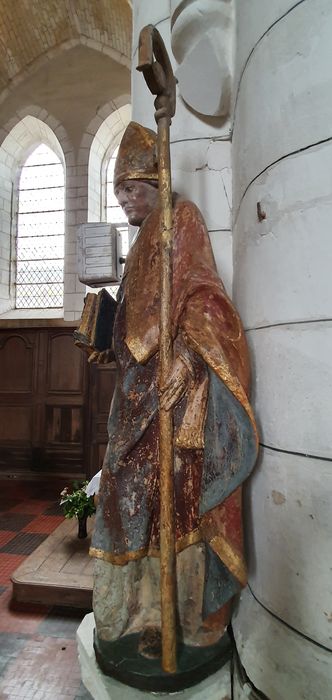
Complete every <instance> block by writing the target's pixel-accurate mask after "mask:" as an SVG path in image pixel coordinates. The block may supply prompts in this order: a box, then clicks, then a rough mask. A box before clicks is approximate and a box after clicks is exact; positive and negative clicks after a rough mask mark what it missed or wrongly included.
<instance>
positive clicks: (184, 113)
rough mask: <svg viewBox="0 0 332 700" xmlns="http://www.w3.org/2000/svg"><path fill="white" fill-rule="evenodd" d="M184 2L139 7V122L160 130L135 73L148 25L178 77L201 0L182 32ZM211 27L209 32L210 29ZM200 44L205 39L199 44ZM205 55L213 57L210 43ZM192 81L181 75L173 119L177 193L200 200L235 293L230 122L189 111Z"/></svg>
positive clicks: (143, 2)
mask: <svg viewBox="0 0 332 700" xmlns="http://www.w3.org/2000/svg"><path fill="white" fill-rule="evenodd" d="M180 4H181V3H172V5H171V8H170V3H169V0H162V1H158V3H154V4H153V5H152V4H151V2H149V1H148V0H140V1H139V2H138V1H136V2H134V3H133V21H134V30H133V69H132V101H133V119H135V120H136V121H138V122H142V123H143V124H144V125H145V126H148V127H149V128H151V129H156V124H155V121H154V107H153V97H152V95H151V93H150V92H149V90H148V88H147V86H146V85H145V82H144V79H143V77H142V74H141V73H138V72H137V71H136V70H135V67H136V66H137V62H138V36H139V32H140V30H141V29H142V27H143V26H144V25H145V24H154V25H155V26H156V27H157V29H158V31H159V32H160V34H161V36H162V38H163V40H164V42H165V45H166V48H167V50H168V53H169V56H170V59H171V62H172V65H173V70H174V72H175V74H177V72H179V71H180V69H181V65H182V66H183V65H184V62H185V59H186V56H189V53H190V51H191V48H192V43H193V41H192V39H193V35H192V34H189V36H188V35H187V33H186V27H187V24H188V22H189V23H190V22H191V20H192V14H193V13H194V15H195V13H197V8H196V4H197V3H196V0H194V2H192V3H186V8H187V6H189V15H188V17H187V16H186V17H185V21H184V22H183V23H182V24H181V27H180V29H179V28H178V26H177V17H178V14H176V15H175V14H174V12H175V11H176V10H177V7H176V6H177V5H180ZM210 4H211V5H214V3H213V2H211V3H210V1H209V2H205V5H204V8H205V12H206V13H207V14H206V16H207V17H209V16H210V15H209V9H210ZM191 5H192V7H191ZM186 8H185V9H186ZM180 9H181V8H180ZM182 19H183V17H182ZM182 19H181V22H182ZM171 29H172V31H171ZM206 29H207V30H208V29H209V27H206ZM183 32H184V34H183ZM198 40H199V36H198V37H197V42H198ZM195 41H196V40H195ZM194 43H195V42H194ZM211 46H212V44H210V47H211ZM204 51H205V57H207V55H208V45H207V46H206V47H205V49H204ZM175 56H176V57H177V58H178V60H179V62H178V61H177V60H176V58H175ZM191 60H192V59H190V61H191ZM190 61H189V62H190ZM202 65H203V64H202ZM210 78H211V74H210V75H209V72H208V73H207V75H206V76H205V80H206V81H209V80H210ZM188 80H189V78H188V77H187V75H186V73H185V72H183V73H182V77H181V76H180V73H179V85H178V89H177V106H176V114H175V117H174V118H173V120H172V126H171V137H170V138H171V158H172V178H173V182H172V184H173V189H174V190H175V191H177V192H179V194H181V195H183V196H185V197H188V198H189V199H191V200H192V201H194V202H195V203H196V204H197V205H198V206H199V208H200V209H201V211H202V213H203V216H204V218H205V221H206V224H207V227H208V230H209V234H210V239H211V243H212V246H213V250H214V254H215V258H216V263H217V267H218V270H219V273H220V274H221V277H222V278H223V280H224V283H225V285H226V287H227V289H228V291H229V292H230V293H231V285H232V236H231V230H230V229H231V196H232V193H231V169H230V120H229V117H228V115H223V116H220V115H217V116H216V115H212V116H211V115H210V116H208V115H206V114H205V115H202V114H200V113H198V111H197V110H194V109H193V108H192V107H189V105H188V104H186V102H185V101H184V99H183V98H182V96H181V89H184V85H185V82H186V81H188ZM219 82H220V80H219ZM202 87H203V77H201V78H200V79H197V95H198V96H199V93H200V90H202Z"/></svg>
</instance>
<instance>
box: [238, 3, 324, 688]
mask: <svg viewBox="0 0 332 700" xmlns="http://www.w3.org/2000/svg"><path fill="white" fill-rule="evenodd" d="M272 4H273V12H272V8H271V5H272ZM267 6H268V7H267ZM236 8H237V49H236V70H235V74H236V78H237V80H238V94H237V99H236V105H235V113H234V136H233V185H234V187H233V202H234V210H233V221H234V233H233V235H234V240H233V251H234V282H233V296H234V300H235V303H236V305H237V307H238V309H239V312H240V314H241V316H242V319H243V321H244V325H245V327H246V330H247V336H248V340H249V343H250V346H251V349H252V357H253V363H254V368H253V369H254V372H253V399H254V406H255V410H256V414H257V418H258V423H259V429H260V438H261V445H262V447H261V455H260V460H259V463H258V465H257V468H256V470H255V473H254V475H253V477H252V479H251V483H250V485H249V488H247V492H246V506H247V508H246V515H247V532H248V537H247V540H248V542H247V544H248V553H249V586H250V587H249V588H248V589H247V590H246V591H245V593H244V594H243V595H242V597H241V602H240V605H239V609H238V612H237V615H236V617H235V619H234V630H235V637H236V641H237V645H238V651H239V654H240V658H241V661H242V663H243V665H244V667H245V670H246V672H247V674H248V676H249V678H250V680H251V681H252V683H253V684H254V685H255V686H256V688H258V689H259V690H261V691H262V692H264V693H265V694H266V695H267V697H268V698H270V699H271V700H288V699H289V700H300V698H301V700H302V699H303V698H308V699H309V698H310V700H318V698H319V700H328V698H330V687H331V681H332V633H331V622H330V620H331V610H332V599H331V585H330V580H331V566H332V563H331V549H330V545H329V541H330V535H331V529H332V516H331V508H330V506H329V503H330V494H331V478H332V465H331V461H332V444H331V430H330V420H329V416H330V415H331V398H330V393H331V392H330V391H329V387H330V385H331V379H332V363H331V357H332V352H331V350H332V335H331V312H330V299H331V282H330V279H331V275H330V268H331V262H332V259H331V258H332V248H331V243H330V221H331V214H332V211H331V179H330V171H331V139H332V130H331V124H332V99H331V71H330V66H331V58H332V49H331V41H330V37H331V32H332V8H331V4H330V2H328V0H315V1H314V2H308V1H307V0H303V1H302V2H297V3H294V2H293V3H291V2H276V3H266V2H264V0H255V1H254V2H253V3H250V4H248V3H246V2H245V1H244V0H243V1H242V0H238V1H237V3H236ZM244 49H245V50H244Z"/></svg>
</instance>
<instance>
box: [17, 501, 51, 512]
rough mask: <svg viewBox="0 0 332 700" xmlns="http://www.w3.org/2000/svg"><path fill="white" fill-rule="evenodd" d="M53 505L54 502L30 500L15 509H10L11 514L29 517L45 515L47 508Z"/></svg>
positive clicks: (19, 504)
mask: <svg viewBox="0 0 332 700" xmlns="http://www.w3.org/2000/svg"><path fill="white" fill-rule="evenodd" d="M50 505H52V501H39V500H36V499H32V498H31V499H29V500H27V501H23V502H21V503H18V504H17V505H15V506H14V507H13V508H10V509H9V510H10V512H11V513H26V514H27V515H40V514H41V513H44V511H45V510H46V508H49V506H50Z"/></svg>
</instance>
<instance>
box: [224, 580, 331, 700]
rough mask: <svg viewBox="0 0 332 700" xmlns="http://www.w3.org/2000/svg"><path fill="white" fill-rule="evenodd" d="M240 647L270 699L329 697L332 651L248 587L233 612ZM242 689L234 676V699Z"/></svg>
mask: <svg viewBox="0 0 332 700" xmlns="http://www.w3.org/2000/svg"><path fill="white" fill-rule="evenodd" d="M233 629H234V631H235V635H236V639H237V644H238V651H239V653H240V656H241V661H242V663H243V664H244V667H245V668H246V669H247V672H249V675H250V679H251V681H252V683H253V684H254V686H255V687H256V688H257V689H262V688H264V694H265V696H266V698H268V700H330V698H331V687H332V667H331V653H330V652H329V651H327V650H326V649H324V648H322V647H320V646H318V645H317V644H313V643H312V642H310V641H309V640H307V639H305V638H304V637H300V636H299V635H298V634H297V633H296V632H294V631H293V630H291V629H289V628H288V627H287V626H286V625H284V624H283V623H280V622H278V620H277V619H276V618H275V617H273V616H272V615H271V614H270V613H269V612H268V611H266V610H265V609H264V608H263V607H262V606H261V605H260V604H259V603H257V601H256V600H255V598H254V597H253V596H252V594H251V592H250V590H249V589H248V588H247V589H246V590H245V591H244V592H243V593H242V595H241V602H240V605H239V608H238V611H237V612H236V613H235V615H233ZM245 697H247V698H248V697H249V698H257V697H261V696H257V695H256V694H255V693H253V694H250V690H249V687H248V689H247V692H246V693H242V692H241V689H240V688H239V685H238V682H237V680H236V679H235V688H234V700H244V698H245Z"/></svg>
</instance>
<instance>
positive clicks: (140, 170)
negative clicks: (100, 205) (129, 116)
mask: <svg viewBox="0 0 332 700" xmlns="http://www.w3.org/2000/svg"><path fill="white" fill-rule="evenodd" d="M123 180H155V181H158V164H157V134H156V133H155V132H154V131H151V129H147V128H146V127H145V126H142V125H141V124H138V123H137V122H130V123H129V124H128V126H127V128H126V131H125V132H124V134H123V137H122V140H121V143H120V146H119V151H118V155H117V158H116V161H115V167H114V178H113V186H114V189H115V188H116V187H117V185H119V183H120V182H123Z"/></svg>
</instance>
